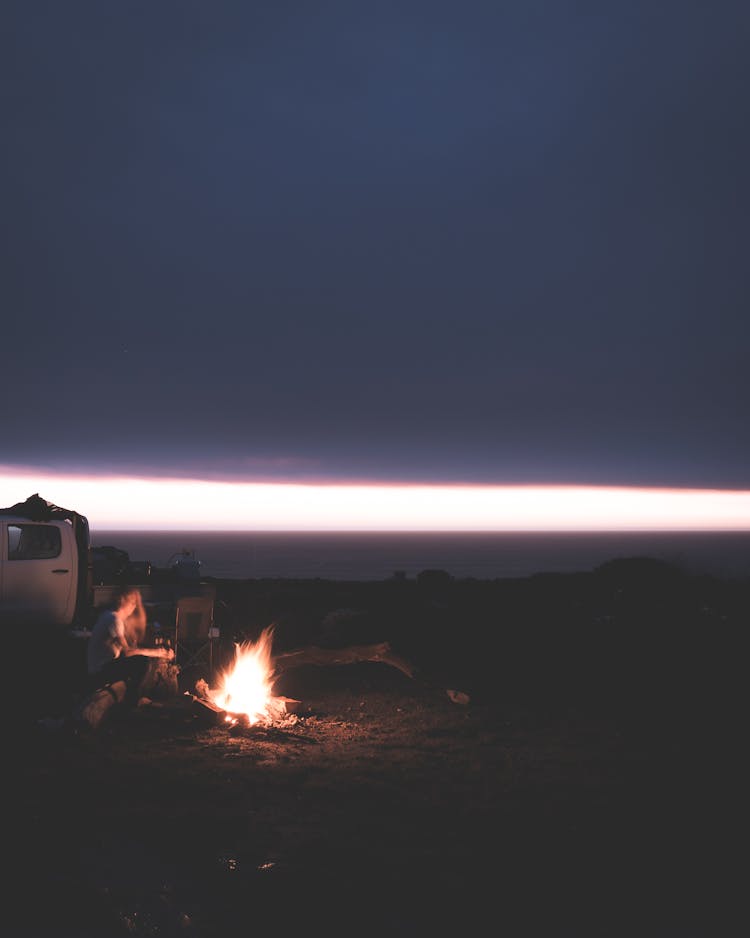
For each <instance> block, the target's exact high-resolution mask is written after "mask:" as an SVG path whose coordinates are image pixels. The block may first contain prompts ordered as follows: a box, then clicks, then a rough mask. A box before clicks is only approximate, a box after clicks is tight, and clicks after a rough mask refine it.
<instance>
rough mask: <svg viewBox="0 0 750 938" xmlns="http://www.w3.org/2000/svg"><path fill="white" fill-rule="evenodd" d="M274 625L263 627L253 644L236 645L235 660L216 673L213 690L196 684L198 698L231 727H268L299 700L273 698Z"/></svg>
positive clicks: (294, 706) (292, 708)
mask: <svg viewBox="0 0 750 938" xmlns="http://www.w3.org/2000/svg"><path fill="white" fill-rule="evenodd" d="M272 647H273V626H272V625H270V626H268V627H267V628H265V629H264V630H263V631H262V632H261V634H260V637H259V638H258V640H257V641H256V642H237V643H235V646H234V649H235V654H234V660H233V662H232V663H231V665H230V666H229V667H227V668H226V669H225V670H224V671H222V672H221V673H220V674H219V680H218V684H217V686H216V687H209V686H208V684H207V683H206V682H205V681H200V682H199V683H198V685H196V689H197V690H198V692H199V695H200V696H201V697H203V698H204V699H205V700H207V701H209V702H210V703H211V704H212V705H213V706H214V707H216V708H217V709H218V710H220V711H222V712H223V713H224V714H225V715H226V716H225V720H226V722H227V723H228V724H229V725H230V726H234V725H242V726H245V727H250V726H255V725H258V724H260V725H263V726H268V725H270V724H271V723H274V722H276V721H278V720H279V719H281V718H282V717H284V716H286V715H287V714H289V713H292V712H293V711H294V710H295V709H296V705H298V704H299V701H296V700H292V699H291V698H289V697H276V696H274V694H273V683H274V678H275V676H276V674H275V670H274V664H273V658H272V655H271V649H272Z"/></svg>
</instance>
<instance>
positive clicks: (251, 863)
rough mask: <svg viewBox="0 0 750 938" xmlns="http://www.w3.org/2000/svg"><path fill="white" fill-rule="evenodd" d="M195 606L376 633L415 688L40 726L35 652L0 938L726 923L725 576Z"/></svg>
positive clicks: (363, 686) (740, 604) (286, 644)
mask: <svg viewBox="0 0 750 938" xmlns="http://www.w3.org/2000/svg"><path fill="white" fill-rule="evenodd" d="M217 588H218V594H217V595H218V597H219V601H218V603H217V610H221V611H223V613H224V622H223V623H222V636H223V640H225V636H229V637H231V638H243V637H257V634H258V631H259V630H260V629H261V628H263V627H265V626H266V625H268V624H269V623H270V622H275V623H276V626H277V633H276V641H275V645H274V649H275V651H277V652H280V651H284V650H289V649H291V648H295V647H302V646H305V645H309V644H316V645H318V646H320V647H343V646H346V645H347V644H354V643H362V642H369V641H380V640H387V641H389V642H390V643H391V644H392V646H393V648H394V650H395V651H397V652H398V653H399V654H401V655H403V656H404V657H405V658H406V659H407V660H409V661H410V662H412V663H413V664H414V666H415V667H416V668H417V673H416V675H415V677H414V678H412V679H410V678H408V677H407V676H405V675H404V674H402V673H401V672H400V671H398V670H396V669H395V668H393V667H389V666H387V665H385V664H382V663H374V662H365V663H360V664H354V665H346V666H338V667H335V666H334V667H325V666H324V667H318V666H304V667H300V668H296V669H293V670H290V671H287V672H285V673H284V674H283V675H282V676H281V677H280V678H279V680H278V682H277V685H276V688H275V690H276V693H278V694H284V695H287V696H289V697H294V698H296V699H298V700H300V701H301V708H300V711H299V714H298V715H297V716H296V717H293V718H289V719H287V720H284V721H282V722H281V723H279V724H278V725H277V726H274V727H271V728H267V729H262V730H259V731H255V732H252V731H250V732H247V733H244V734H239V735H232V734H231V733H230V732H229V731H228V730H227V729H225V728H224V727H223V726H215V725H211V723H210V721H207V720H203V719H201V718H200V717H198V716H196V714H195V713H194V712H193V711H192V710H190V709H189V708H186V707H184V706H182V701H181V700H169V701H165V702H163V703H161V704H159V703H154V704H152V705H151V706H144V707H141V708H139V709H136V710H131V711H124V710H119V709H115V710H114V711H113V713H112V716H111V718H110V719H108V720H107V721H106V722H105V724H104V725H103V726H102V727H100V728H99V729H98V730H97V731H96V732H85V731H83V730H82V729H80V728H79V729H71V728H70V727H67V728H63V729H62V730H57V731H53V732H51V731H49V730H45V729H43V728H41V727H40V726H39V725H38V723H37V720H38V718H39V717H40V716H42V715H45V714H47V715H48V714H50V713H52V714H54V713H56V712H57V713H59V712H61V711H64V710H66V709H67V708H68V707H69V705H70V704H71V702H72V701H73V700H74V699H75V693H76V688H75V680H74V679H73V675H74V673H75V672H76V667H77V658H76V656H78V655H79V649H78V648H75V649H73V650H71V646H70V641H71V640H70V639H53V638H49V639H48V640H47V641H46V642H45V643H44V648H43V649H40V651H39V654H38V656H34V657H35V660H30V661H29V662H28V663H27V666H26V668H25V670H24V669H22V671H23V673H24V675H30V676H32V677H33V681H31V682H30V683H32V685H33V687H31V688H27V695H28V697H29V698H30V704H29V707H28V710H23V711H22V712H21V713H18V709H17V707H16V706H15V705H13V704H12V703H11V701H9V702H8V707H9V709H8V711H6V718H7V722H8V724H10V725H11V728H12V730H13V738H14V739H15V738H16V737H17V738H18V745H17V749H16V750H15V751H14V753H13V754H11V755H10V757H9V764H8V765H7V767H6V773H5V774H6V781H7V780H9V779H12V781H13V783H14V790H13V793H12V794H8V795H6V812H5V814H6V838H5V846H6V850H5V860H6V869H8V870H9V873H6V886H7V887H9V888H8V900H7V902H6V903H5V911H4V919H5V921H4V923H3V924H4V926H5V929H4V930H5V931H6V933H7V934H9V935H14V936H19V938H21V936H60V938H62V936H86V938H88V936H92V938H94V936H109V935H113V936H118V935H122V936H126V935H135V936H141V935H153V936H186V938H188V936H214V935H216V936H226V938H229V936H234V935H254V934H258V935H261V934H262V935H269V936H270V935H274V936H287V935H289V936H292V935H294V936H299V935H303V934H327V935H344V934H346V935H383V936H387V935H404V936H406V935H410V936H411V935H476V934H492V935H496V934H497V935H509V936H515V935H550V936H557V935H566V936H567V935H570V936H578V935H584V934H585V935H601V936H607V935H618V936H619V935H623V936H624V935H628V936H635V935H639V936H643V935H648V936H662V935H663V936H672V935H674V936H709V935H711V936H713V935H730V934H735V933H738V932H739V931H740V929H742V930H743V931H744V923H745V919H746V916H745V912H744V909H743V908H742V899H743V895H744V881H743V878H742V877H741V871H742V870H743V869H744V864H743V863H742V862H741V861H739V860H738V859H737V856H736V851H735V849H734V848H736V847H739V848H740V849H741V851H742V852H743V853H744V851H745V843H744V840H743V838H741V836H740V831H741V823H740V818H741V817H742V815H743V812H741V811H740V810H739V809H738V798H737V790H738V783H737V781H736V778H737V775H736V766H737V765H738V764H739V762H740V757H741V755H742V752H743V749H744V746H745V737H746V728H745V726H744V723H743V717H744V713H743V710H742V709H741V707H740V700H741V699H742V694H743V692H744V681H745V678H744V668H745V665H744V659H742V658H741V657H740V648H741V642H740V640H741V637H742V636H743V634H744V631H745V630H746V627H747V622H748V609H749V608H750V606H749V605H748V597H749V595H750V588H749V586H748V583H747V582H744V581H743V582H726V581H721V582H719V581H713V580H709V579H694V578H687V577H683V576H681V575H680V574H679V573H677V572H675V571H671V570H669V569H667V568H663V567H660V566H652V565H650V564H644V563H640V562H639V563H620V564H615V565H613V566H612V567H610V568H608V569H604V570H601V571H599V572H597V573H596V574H595V575H594V574H592V575H590V576H589V575H586V576H584V577H579V576H566V577H537V578H535V577H531V578H528V579H525V580H522V581H513V582H502V583H498V582H496V583H483V582H472V581H462V582H453V581H450V580H448V579H446V578H445V577H443V576H441V575H440V574H439V573H435V574H434V575H433V574H429V575H426V576H424V577H422V578H421V579H420V580H419V582H417V583H415V582H393V583H391V582H388V583H379V584H337V583H327V582H322V581H314V582H313V581H311V582H284V581H247V582H239V581H227V582H222V583H219V584H217ZM30 657H31V656H30ZM78 663H79V662H78ZM448 690H460V691H462V692H463V693H465V694H466V696H467V697H468V698H469V701H468V703H455V702H454V701H453V700H452V699H451V697H450V695H449V694H448V693H447V691H448ZM10 696H14V695H10Z"/></svg>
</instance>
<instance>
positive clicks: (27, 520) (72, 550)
mask: <svg viewBox="0 0 750 938" xmlns="http://www.w3.org/2000/svg"><path fill="white" fill-rule="evenodd" d="M89 554H90V549H89V535H88V521H87V520H86V518H84V517H83V516H82V515H78V514H77V513H76V512H69V511H67V510H66V509H61V508H58V507H57V506H55V505H51V504H50V503H49V502H44V501H43V500H42V499H39V498H38V496H32V498H30V499H27V500H26V502H23V503H19V504H17V505H14V506H13V507H12V508H4V509H0V623H13V624H16V623H17V624H19V625H21V624H32V623H39V624H45V625H53V626H58V625H59V626H69V625H71V624H72V623H73V621H74V619H75V618H76V616H77V614H78V613H79V612H80V611H81V609H82V608H84V606H85V604H86V603H87V602H88V601H89V590H88V575H89V569H88V568H89V562H88V557H89Z"/></svg>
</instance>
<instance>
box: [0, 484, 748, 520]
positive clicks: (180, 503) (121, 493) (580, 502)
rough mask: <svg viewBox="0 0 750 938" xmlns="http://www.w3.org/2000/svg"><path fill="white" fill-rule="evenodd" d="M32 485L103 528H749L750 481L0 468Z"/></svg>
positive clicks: (26, 491) (6, 488)
mask: <svg viewBox="0 0 750 938" xmlns="http://www.w3.org/2000/svg"><path fill="white" fill-rule="evenodd" d="M33 493H38V494H39V495H41V497H42V498H45V499H46V500H47V501H50V502H53V503H54V504H57V505H61V506H63V507H65V508H71V509H74V510H76V511H79V512H81V513H82V514H84V515H86V516H87V517H88V518H89V521H90V524H91V526H92V528H93V529H97V528H98V529H101V530H107V529H109V530H192V531H197V530H220V531H233V530H234V531H252V530H257V531H618V530H622V531H627V530H663V531H680V530H716V531H721V530H727V531H732V530H734V531H742V530H750V491H729V490H710V489H670V488H627V487H601V486H600V487H590V486H574V485H564V486H563V485H533V486H532V485H528V486H526V485H524V486H488V485H413V484H409V485H406V484H374V483H368V484H360V483H345V482H337V483H331V484H292V483H268V482H216V481H201V480H185V479H163V478H151V479H149V478H131V477H127V478H117V477H110V476H74V475H58V474H56V473H54V472H42V473H38V472H25V471H23V472H21V471H14V470H8V469H5V470H2V469H0V502H1V503H2V504H3V505H4V506H9V505H12V504H14V503H15V502H18V501H23V500H24V499H25V498H26V497H27V496H29V495H31V494H33Z"/></svg>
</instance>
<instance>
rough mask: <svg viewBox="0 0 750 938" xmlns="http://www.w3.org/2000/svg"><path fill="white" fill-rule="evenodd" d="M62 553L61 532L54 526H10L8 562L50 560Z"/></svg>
mask: <svg viewBox="0 0 750 938" xmlns="http://www.w3.org/2000/svg"><path fill="white" fill-rule="evenodd" d="M61 551H62V539H61V537H60V530H59V528H56V527H55V526H54V525H51V524H9V525H8V560H49V559H51V558H52V557H59V556H60V553H61Z"/></svg>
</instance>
